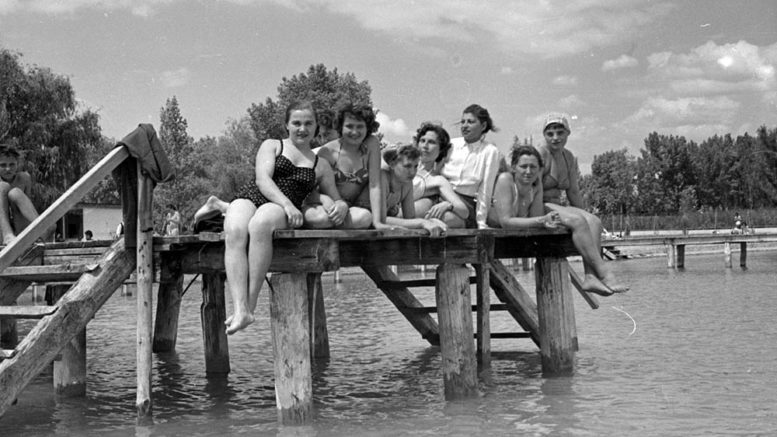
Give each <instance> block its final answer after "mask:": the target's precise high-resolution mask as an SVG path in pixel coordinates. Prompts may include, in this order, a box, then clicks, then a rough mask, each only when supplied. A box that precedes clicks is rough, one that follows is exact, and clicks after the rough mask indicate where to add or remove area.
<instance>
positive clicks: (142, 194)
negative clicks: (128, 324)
mask: <svg viewBox="0 0 777 437" xmlns="http://www.w3.org/2000/svg"><path fill="white" fill-rule="evenodd" d="M137 172H138V173H137V174H138V227H137V289H138V296H137V313H138V315H137V353H136V360H137V398H136V400H135V408H136V410H137V419H138V421H139V422H144V421H146V420H148V419H150V418H151V364H152V363H151V323H152V318H151V304H152V299H153V296H152V293H153V286H154V242H153V235H154V220H153V217H152V202H153V192H154V187H153V183H152V181H151V179H149V178H148V177H147V176H144V175H143V173H142V171H141V168H140V161H138V163H137Z"/></svg>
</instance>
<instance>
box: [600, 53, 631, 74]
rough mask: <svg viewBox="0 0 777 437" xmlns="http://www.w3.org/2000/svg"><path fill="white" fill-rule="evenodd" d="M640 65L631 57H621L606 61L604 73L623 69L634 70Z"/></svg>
mask: <svg viewBox="0 0 777 437" xmlns="http://www.w3.org/2000/svg"><path fill="white" fill-rule="evenodd" d="M637 65H639V61H637V59H636V58H633V57H631V56H629V55H620V56H619V57H618V58H617V59H610V60H607V61H604V64H602V71H612V70H619V69H621V68H633V67H636V66H637Z"/></svg>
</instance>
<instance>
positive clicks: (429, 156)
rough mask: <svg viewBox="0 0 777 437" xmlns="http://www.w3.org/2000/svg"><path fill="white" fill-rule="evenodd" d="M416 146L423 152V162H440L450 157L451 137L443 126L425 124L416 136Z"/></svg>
mask: <svg viewBox="0 0 777 437" xmlns="http://www.w3.org/2000/svg"><path fill="white" fill-rule="evenodd" d="M414 140H415V145H416V146H417V147H418V149H419V150H420V151H421V161H423V162H430V161H434V162H440V161H442V160H443V159H445V157H446V156H447V155H448V150H450V148H451V137H450V135H448V131H446V130H445V129H444V128H443V127H442V126H440V125H439V124H436V123H429V122H426V123H423V124H422V125H421V127H419V128H418V130H417V131H416V134H415V138H414Z"/></svg>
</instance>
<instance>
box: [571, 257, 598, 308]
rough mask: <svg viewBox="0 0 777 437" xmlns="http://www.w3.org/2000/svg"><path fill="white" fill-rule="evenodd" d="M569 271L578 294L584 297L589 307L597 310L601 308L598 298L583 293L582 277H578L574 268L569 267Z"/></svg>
mask: <svg viewBox="0 0 777 437" xmlns="http://www.w3.org/2000/svg"><path fill="white" fill-rule="evenodd" d="M567 269H569V279H570V280H571V281H572V285H573V286H574V287H575V289H576V290H577V291H578V293H580V295H581V296H583V300H584V301H585V302H586V303H587V304H588V306H590V307H591V309H594V310H595V309H597V308H599V299H597V298H596V296H594V295H593V294H592V293H588V292H585V291H583V279H582V278H581V277H580V275H578V274H577V272H576V271H574V270H573V269H572V266H567Z"/></svg>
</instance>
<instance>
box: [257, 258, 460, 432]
mask: <svg viewBox="0 0 777 437" xmlns="http://www.w3.org/2000/svg"><path fill="white" fill-rule="evenodd" d="M271 282H272V287H271V288H270V322H271V327H272V329H271V330H272V346H273V354H274V357H275V400H276V405H277V408H278V420H279V421H280V423H281V424H283V425H302V424H306V423H308V422H310V421H311V419H312V409H313V399H312V395H313V379H312V373H311V367H310V333H309V322H308V292H307V274H306V273H275V274H273V276H272V281H271ZM470 338H472V337H470Z"/></svg>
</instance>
